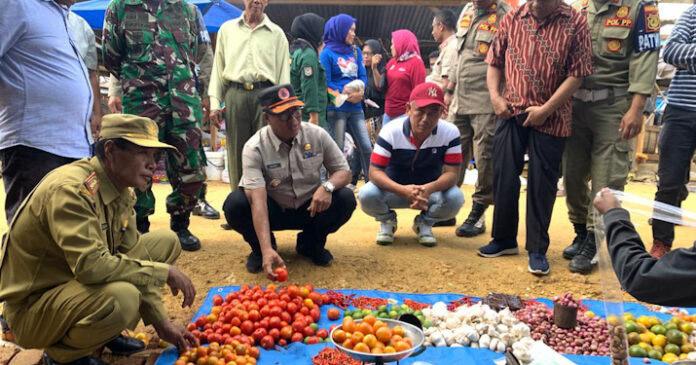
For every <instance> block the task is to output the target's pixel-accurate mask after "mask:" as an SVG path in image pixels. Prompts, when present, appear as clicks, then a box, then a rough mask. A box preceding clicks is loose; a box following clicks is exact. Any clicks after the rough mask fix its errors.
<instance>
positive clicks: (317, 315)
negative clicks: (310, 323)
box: [309, 307, 321, 322]
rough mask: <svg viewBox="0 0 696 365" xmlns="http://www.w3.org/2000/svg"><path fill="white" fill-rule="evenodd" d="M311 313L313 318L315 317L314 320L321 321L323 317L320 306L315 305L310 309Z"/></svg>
mask: <svg viewBox="0 0 696 365" xmlns="http://www.w3.org/2000/svg"><path fill="white" fill-rule="evenodd" d="M309 315H311V316H312V319H314V322H319V318H321V311H320V310H319V307H314V308H312V309H311V310H310V311H309Z"/></svg>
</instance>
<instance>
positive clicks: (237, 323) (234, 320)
mask: <svg viewBox="0 0 696 365" xmlns="http://www.w3.org/2000/svg"><path fill="white" fill-rule="evenodd" d="M230 324H231V325H232V327H235V326H236V327H239V326H240V325H241V324H242V320H241V319H239V317H232V319H230Z"/></svg>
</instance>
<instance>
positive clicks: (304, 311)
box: [300, 306, 309, 316]
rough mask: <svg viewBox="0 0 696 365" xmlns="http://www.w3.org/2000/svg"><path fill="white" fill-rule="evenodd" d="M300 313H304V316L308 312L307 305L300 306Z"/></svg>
mask: <svg viewBox="0 0 696 365" xmlns="http://www.w3.org/2000/svg"><path fill="white" fill-rule="evenodd" d="M300 313H302V314H304V315H305V316H306V315H308V314H309V308H307V307H305V306H302V308H300Z"/></svg>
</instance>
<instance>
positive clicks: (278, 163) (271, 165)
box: [266, 162, 281, 170]
mask: <svg viewBox="0 0 696 365" xmlns="http://www.w3.org/2000/svg"><path fill="white" fill-rule="evenodd" d="M280 166H281V165H280V162H276V163H272V164H270V165H266V168H267V169H269V170H272V169H277V168H279V167H280Z"/></svg>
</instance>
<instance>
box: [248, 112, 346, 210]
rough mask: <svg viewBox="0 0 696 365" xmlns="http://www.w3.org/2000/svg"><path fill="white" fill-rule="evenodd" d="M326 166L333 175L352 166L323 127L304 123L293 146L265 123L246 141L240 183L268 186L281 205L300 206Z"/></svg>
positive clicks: (318, 184)
mask: <svg viewBox="0 0 696 365" xmlns="http://www.w3.org/2000/svg"><path fill="white" fill-rule="evenodd" d="M322 165H324V167H326V169H327V170H328V171H329V174H333V173H334V172H336V171H339V170H349V169H350V168H349V167H348V162H347V161H346V158H345V157H344V156H343V152H341V150H340V149H339V148H338V145H336V142H334V140H333V139H332V138H331V136H329V134H328V133H327V132H326V131H325V130H324V129H323V128H321V127H318V126H315V125H314V124H310V123H306V122H303V123H302V126H301V128H300V133H299V134H298V135H297V136H296V137H295V139H294V140H293V141H292V144H291V145H289V144H287V143H284V142H282V141H281V140H280V139H278V137H276V135H275V134H274V133H273V131H272V130H271V127H269V126H265V127H263V128H261V129H260V130H259V131H258V132H256V134H254V135H253V136H252V137H251V138H250V139H249V140H248V141H247V143H246V144H244V150H243V153H242V178H241V180H240V181H239V186H240V187H243V188H245V189H250V190H253V189H258V188H263V187H265V188H266V190H267V191H268V196H269V197H270V198H271V199H273V200H274V201H275V202H276V203H278V205H280V206H281V207H283V208H286V209H297V208H299V207H301V206H302V205H303V204H304V203H306V202H307V201H308V200H310V199H311V198H312V195H313V194H314V192H315V191H316V190H317V188H318V187H319V186H320V185H321V178H320V173H319V170H320V168H321V166H322Z"/></svg>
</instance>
